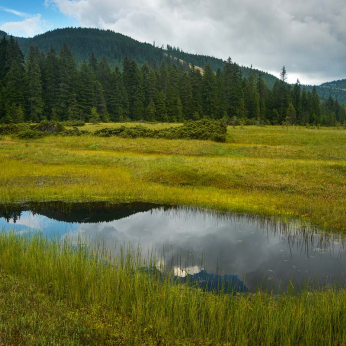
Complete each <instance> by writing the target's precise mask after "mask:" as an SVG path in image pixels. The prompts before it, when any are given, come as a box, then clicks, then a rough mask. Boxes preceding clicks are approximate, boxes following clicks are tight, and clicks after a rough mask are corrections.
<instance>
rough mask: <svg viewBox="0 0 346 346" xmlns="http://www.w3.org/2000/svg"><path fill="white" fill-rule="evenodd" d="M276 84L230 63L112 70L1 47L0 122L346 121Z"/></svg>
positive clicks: (66, 54) (335, 109) (334, 104)
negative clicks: (26, 55) (247, 72)
mask: <svg viewBox="0 0 346 346" xmlns="http://www.w3.org/2000/svg"><path fill="white" fill-rule="evenodd" d="M286 76H287V73H286V70H285V68H283V70H282V73H281V80H277V81H276V82H275V84H274V86H273V88H272V89H269V88H268V86H267V85H266V83H265V82H264V80H263V76H262V75H261V74H260V73H258V74H255V73H250V75H249V76H248V77H247V78H244V77H243V75H242V71H241V68H240V66H239V65H237V64H236V63H233V62H232V60H231V59H228V61H227V62H226V64H225V65H224V67H223V68H222V69H221V68H218V70H217V71H216V73H215V72H214V71H213V69H212V67H211V66H210V65H209V64H208V63H207V64H206V65H205V66H204V68H203V69H201V68H196V67H195V66H186V64H181V65H177V64H176V63H170V62H169V61H168V62H166V61H164V60H163V61H161V62H156V61H155V60H154V61H151V62H148V63H143V64H141V65H138V64H137V63H136V62H135V61H134V60H130V59H127V58H125V59H124V61H123V64H122V65H120V66H116V67H115V68H114V69H112V68H111V67H110V65H109V63H108V61H107V58H105V57H103V58H102V59H100V60H98V59H97V58H96V56H95V55H94V54H93V53H92V54H91V56H90V59H89V61H83V62H82V63H81V65H80V66H77V63H76V60H75V58H74V56H73V54H72V52H71V50H70V48H69V47H68V46H67V45H65V44H64V45H63V46H62V48H61V50H60V52H59V54H57V53H56V52H55V50H54V49H53V48H52V47H51V48H50V49H49V51H48V52H47V53H46V54H45V53H43V52H42V51H40V50H39V49H38V48H37V47H35V46H31V47H30V50H29V54H28V57H27V59H26V60H25V59H24V55H23V53H22V51H21V49H20V48H19V45H18V42H17V41H16V40H15V39H14V38H13V37H10V38H9V39H8V38H6V37H3V38H2V40H1V42H0V122H2V123H11V122H13V123H18V122H23V121H29V122H39V121H42V120H55V121H66V120H84V121H96V120H97V121H103V122H107V121H114V122H117V121H128V120H133V121H141V120H144V121H160V122H182V121H184V120H198V119H202V118H207V119H215V120H216V119H223V118H224V119H227V120H229V121H233V122H238V123H244V124H292V125H293V124H299V125H306V124H315V125H326V126H335V125H337V124H338V123H344V122H345V121H346V109H345V106H344V105H340V104H339V103H338V101H335V100H333V98H331V97H330V98H329V99H328V100H327V101H325V102H321V101H320V99H319V96H318V94H317V91H316V88H313V89H312V90H311V91H310V90H306V89H305V88H304V87H303V88H302V87H301V86H300V84H299V82H297V83H296V84H295V85H294V86H291V85H289V84H287V83H286Z"/></svg>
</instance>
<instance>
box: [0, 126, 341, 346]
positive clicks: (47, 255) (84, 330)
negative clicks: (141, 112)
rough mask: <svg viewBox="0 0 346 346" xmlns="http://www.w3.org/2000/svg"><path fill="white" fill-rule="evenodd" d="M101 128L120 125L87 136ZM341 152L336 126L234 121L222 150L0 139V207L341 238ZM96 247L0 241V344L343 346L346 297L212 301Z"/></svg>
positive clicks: (132, 259) (89, 139)
mask: <svg viewBox="0 0 346 346" xmlns="http://www.w3.org/2000/svg"><path fill="white" fill-rule="evenodd" d="M132 125H133V124H131V126H132ZM106 126H107V127H110V126H119V124H107V125H104V124H98V125H86V126H83V129H86V130H89V131H96V130H98V129H100V128H102V127H106ZM145 126H149V127H156V128H162V127H165V126H169V125H167V124H156V125H145ZM345 147H346V131H345V130H344V129H330V128H320V129H308V128H305V127H301V128H297V127H296V128H294V129H293V128H288V129H286V128H282V127H255V126H249V127H244V128H240V127H236V128H232V127H229V128H228V133H227V141H226V143H216V142H211V141H196V140H164V139H150V138H146V139H142V138H137V139H128V138H126V139H124V138H118V137H111V138H99V137H94V136H79V137H59V136H49V137H44V138H41V139H37V140H18V139H17V138H15V137H10V136H2V137H1V139H0V162H1V163H2V164H1V167H0V176H1V180H0V201H1V202H2V203H10V202H11V203H13V202H16V203H21V202H25V201H50V200H63V201H69V202H74V201H97V200H102V201H108V202H110V203H116V202H127V201H128V202H130V201H146V202H157V203H164V204H178V205H186V206H194V207H199V208H204V209H208V210H215V211H223V212H231V213H238V214H248V215H259V216H268V217H272V218H280V219H283V220H289V219H292V218H299V219H301V220H303V221H304V222H306V223H309V224H313V225H316V226H319V227H321V228H324V229H326V230H327V231H328V230H336V231H341V232H342V231H345V230H346V184H345V182H346V179H345V178H346V151H345ZM100 251H101V252H100V253H97V254H92V253H89V252H87V250H86V249H85V248H83V247H77V248H76V247H72V245H71V244H61V243H57V242H48V241H47V240H45V239H44V238H42V237H39V236H37V237H34V238H26V237H20V236H15V235H14V234H10V235H5V234H3V235H0V344H1V343H3V344H26V345H39V344H42V345H45V344H48V343H50V344H71V345H80V344H90V345H92V344H95V342H96V344H110V345H111V344H115V345H118V344H124V345H131V344H133V345H138V344H143V345H157V344H158V345H160V344H161V345H174V344H177V345H179V344H180V345H190V344H191V345H297V344H299V345H321V344H323V345H340V344H344V343H345V342H346V328H345V327H346V319H345V314H346V299H345V298H346V296H345V295H346V293H345V291H344V290H340V289H338V288H330V289H328V290H320V289H318V288H317V289H316V290H311V289H309V290H308V289H307V290H305V291H303V292H301V293H299V294H295V293H294V287H292V289H291V290H289V291H288V292H285V293H283V294H281V295H279V296H274V295H272V294H271V293H270V292H258V293H256V294H237V295H225V294H213V293H208V292H202V291H200V290H198V289H195V288H191V287H188V286H181V285H172V283H171V281H170V280H171V279H170V278H169V277H167V278H165V280H162V279H161V280H160V281H158V280H157V278H155V277H153V276H149V275H147V274H145V273H143V272H142V271H141V270H138V269H139V268H141V267H142V266H144V265H145V263H143V261H144V260H143V259H142V258H140V256H138V254H136V253H135V252H133V251H132V250H128V252H127V251H126V250H124V256H123V257H122V258H109V257H107V256H108V254H107V253H105V252H104V251H103V250H102V249H101V250H100ZM100 258H101V259H105V260H104V261H99V259H100ZM101 263H102V264H101ZM104 263H106V265H104ZM43 321H44V322H43ZM46 322H48V323H46ZM53 326H54V328H53Z"/></svg>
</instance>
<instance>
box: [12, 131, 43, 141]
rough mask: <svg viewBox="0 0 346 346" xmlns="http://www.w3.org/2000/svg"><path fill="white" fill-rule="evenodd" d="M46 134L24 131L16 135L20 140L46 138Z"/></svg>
mask: <svg viewBox="0 0 346 346" xmlns="http://www.w3.org/2000/svg"><path fill="white" fill-rule="evenodd" d="M44 135H45V134H44V132H42V131H37V130H24V131H21V132H19V133H17V134H16V136H17V137H18V138H20V139H38V138H42V137H44Z"/></svg>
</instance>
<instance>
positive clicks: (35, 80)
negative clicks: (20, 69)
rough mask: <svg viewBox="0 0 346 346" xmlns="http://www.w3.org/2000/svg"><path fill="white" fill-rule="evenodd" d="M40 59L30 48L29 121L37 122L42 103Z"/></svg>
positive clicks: (34, 50) (28, 77) (28, 82)
mask: <svg viewBox="0 0 346 346" xmlns="http://www.w3.org/2000/svg"><path fill="white" fill-rule="evenodd" d="M39 58H40V54H39V51H38V50H37V48H34V47H30V52H29V60H28V72H27V85H28V101H29V119H30V120H31V121H34V122H38V121H40V120H41V118H42V113H43V108H44V103H43V98H42V82H41V69H40V66H39V64H38V60H39Z"/></svg>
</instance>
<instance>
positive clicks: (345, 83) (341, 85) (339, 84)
mask: <svg viewBox="0 0 346 346" xmlns="http://www.w3.org/2000/svg"><path fill="white" fill-rule="evenodd" d="M321 87H327V88H334V89H341V90H346V79H340V80H335V81H332V82H327V83H323V84H321Z"/></svg>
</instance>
